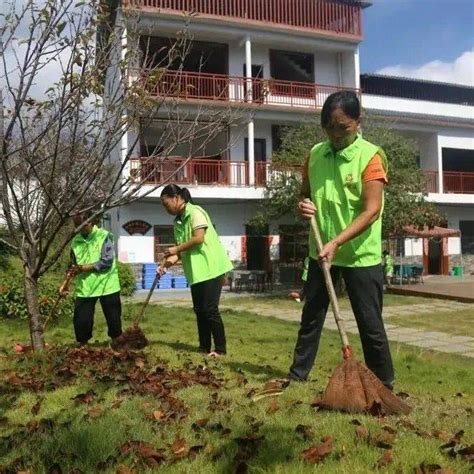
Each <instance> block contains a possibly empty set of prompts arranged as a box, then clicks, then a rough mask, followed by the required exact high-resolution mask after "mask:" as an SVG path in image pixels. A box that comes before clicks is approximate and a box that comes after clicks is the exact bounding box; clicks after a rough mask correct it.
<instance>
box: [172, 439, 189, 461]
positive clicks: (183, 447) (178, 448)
mask: <svg viewBox="0 0 474 474" xmlns="http://www.w3.org/2000/svg"><path fill="white" fill-rule="evenodd" d="M171 452H172V453H173V454H174V455H175V457H177V458H184V457H185V456H186V455H187V454H188V452H189V450H188V446H187V444H186V441H185V440H184V439H183V438H176V439H175V441H174V443H173V444H172V446H171Z"/></svg>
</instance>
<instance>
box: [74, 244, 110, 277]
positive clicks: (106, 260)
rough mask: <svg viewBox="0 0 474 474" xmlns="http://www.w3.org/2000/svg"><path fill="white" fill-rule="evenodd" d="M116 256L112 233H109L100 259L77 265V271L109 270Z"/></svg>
mask: <svg viewBox="0 0 474 474" xmlns="http://www.w3.org/2000/svg"><path fill="white" fill-rule="evenodd" d="M114 258H115V250H114V242H113V240H112V237H111V235H109V236H108V237H107V238H106V239H105V240H104V243H103V244H102V248H101V251H100V260H99V261H98V262H95V263H88V264H85V265H76V266H75V267H73V268H75V269H76V273H83V272H94V271H95V272H101V271H104V270H108V269H109V268H111V267H112V264H113V263H114Z"/></svg>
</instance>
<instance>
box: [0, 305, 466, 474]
mask: <svg viewBox="0 0 474 474" xmlns="http://www.w3.org/2000/svg"><path fill="white" fill-rule="evenodd" d="M134 310H136V308H130V307H128V308H127V309H126V311H125V313H126V314H128V315H130V312H131V311H134ZM223 317H224V320H225V324H226V330H227V337H228V351H229V354H228V355H227V356H226V357H225V358H222V359H221V360H218V361H213V360H208V359H206V358H205V357H203V356H202V355H200V354H197V353H196V352H194V350H195V347H196V342H197V341H196V339H197V334H196V327H195V319H194V315H193V313H192V312H191V310H190V309H189V310H188V309H185V308H171V309H168V308H166V307H164V306H160V305H154V306H152V307H150V308H149V309H148V310H147V317H146V321H145V322H144V324H143V328H144V330H145V332H146V333H147V335H148V337H149V339H150V345H149V346H148V347H147V348H146V349H145V351H144V354H145V356H144V358H143V359H138V360H136V361H135V362H134V363H135V364H136V366H137V367H142V368H143V366H144V368H145V369H147V368H149V369H150V370H154V369H155V368H156V367H157V366H158V367H169V368H175V369H183V368H184V370H186V371H193V370H194V369H193V367H196V366H197V365H206V366H207V367H208V368H209V370H210V371H211V372H212V373H213V374H214V375H215V376H217V377H218V378H220V379H222V387H221V388H220V389H216V388H212V387H207V386H201V385H191V386H189V387H187V388H184V389H179V390H177V391H176V394H175V397H176V398H178V399H179V400H181V401H182V402H183V403H184V405H185V410H183V411H182V412H181V413H182V414H184V415H185V416H183V417H182V418H180V417H177V418H176V419H170V420H168V421H163V419H162V417H161V415H162V414H163V413H165V412H167V410H169V409H170V407H169V406H164V402H163V400H162V399H160V398H159V397H158V396H150V395H144V396H143V395H139V394H137V393H134V391H133V390H132V391H130V390H129V391H128V392H124V389H126V388H127V387H128V386H127V384H124V382H123V381H121V380H120V379H117V377H116V376H114V377H111V378H110V380H108V379H107V377H105V376H103V378H102V381H101V382H97V381H94V380H96V379H97V374H96V373H94V371H93V370H91V369H90V368H88V367H87V365H84V367H83V369H82V371H81V373H80V376H79V377H72V378H71V379H70V380H69V381H68V382H66V383H63V384H61V385H60V386H58V387H54V386H50V385H48V384H46V385H45V386H44V387H42V388H39V389H38V390H37V392H33V391H31V390H26V389H22V390H15V385H12V380H13V381H14V376H15V375H17V376H21V375H24V374H29V375H31V376H37V377H39V375H41V374H43V376H44V377H46V380H47V379H48V371H49V370H51V369H50V361H49V360H48V356H46V355H40V356H24V355H16V354H13V353H12V352H11V346H12V344H13V343H14V342H16V341H26V340H28V336H27V328H26V323H25V322H23V321H22V322H18V321H0V324H1V325H2V331H1V332H0V370H1V371H2V374H1V377H2V380H4V381H3V382H2V385H1V386H0V431H1V437H0V466H5V468H4V469H5V472H10V471H7V470H6V469H7V468H9V469H11V472H16V471H19V470H26V469H30V470H31V472H32V473H43V472H44V473H47V472H60V471H50V469H51V468H52V466H54V465H55V464H56V463H57V464H59V465H60V467H61V469H62V472H64V473H71V472H75V473H78V472H83V473H88V474H89V473H96V472H106V473H116V472H119V473H122V474H124V473H127V472H136V473H138V472H147V467H146V464H144V462H143V456H140V455H139V454H137V452H136V451H137V450H136V449H135V450H133V449H130V445H128V447H127V445H126V443H127V442H129V441H141V442H147V443H150V445H151V447H153V448H154V450H155V453H156V454H160V456H161V455H162V456H163V457H164V458H165V460H164V461H163V462H161V463H160V465H159V467H157V468H156V470H157V471H158V470H161V471H163V472H171V473H193V474H197V473H199V474H200V473H203V474H208V473H233V472H245V470H244V467H245V466H244V465H243V464H242V462H243V460H245V463H246V464H247V466H248V472H251V473H266V472H272V473H273V472H275V473H281V474H283V473H285V474H286V473H310V472H311V473H312V472H324V473H351V474H352V473H364V474H365V473H367V472H370V471H372V470H374V466H375V464H376V462H377V460H378V459H379V458H380V457H381V456H382V455H383V454H384V452H385V451H386V450H384V449H381V448H380V447H376V446H375V445H374V443H369V442H367V441H357V438H356V435H355V428H356V426H355V425H354V424H353V420H354V419H357V420H358V421H359V422H360V423H362V424H363V425H364V426H365V427H366V428H367V429H368V430H369V432H370V434H371V437H372V438H373V439H375V438H376V437H377V435H378V434H379V433H380V432H381V430H382V427H383V426H390V427H392V428H394V429H395V430H396V434H395V441H394V442H393V462H392V463H391V464H389V465H387V466H386V467H385V468H384V470H383V472H392V473H411V472H413V468H414V467H415V466H419V465H420V464H421V463H423V462H424V463H426V464H439V465H440V466H442V467H444V468H451V469H453V470H454V471H455V472H456V473H467V472H469V464H468V463H467V462H466V461H464V460H461V459H460V457H455V458H453V457H450V456H448V455H447V454H446V453H445V452H443V451H442V450H440V449H439V447H440V445H441V444H443V443H444V441H442V440H441V439H438V438H444V439H448V438H449V437H450V436H451V435H453V434H454V433H457V432H459V431H460V430H464V435H463V437H462V440H461V441H462V443H464V444H470V443H472V442H473V441H474V420H473V411H472V407H473V406H474V393H473V387H474V362H473V361H472V360H471V359H467V358H462V357H459V356H450V355H446V354H436V353H430V352H426V351H424V350H423V351H422V350H417V349H412V348H409V347H407V346H403V345H398V344H394V345H392V351H393V357H394V363H395V367H396V374H397V382H396V391H403V392H406V393H408V394H409V395H410V396H409V398H408V402H409V403H410V404H411V405H412V406H413V408H414V410H413V413H412V414H411V415H410V416H409V417H387V418H385V419H377V418H373V417H369V416H362V415H357V416H355V415H350V414H341V413H328V412H318V411H316V410H315V409H314V408H312V407H311V406H310V403H311V401H312V400H313V399H314V398H315V396H316V395H317V394H318V393H319V392H320V391H321V390H323V389H324V387H325V386H326V383H327V380H328V376H329V374H330V373H331V372H332V370H333V369H334V367H335V366H336V365H337V364H338V363H339V362H340V350H339V340H338V336H337V335H336V334H335V333H332V332H328V331H326V332H325V333H324V334H323V339H322V343H321V347H320V353H319V355H318V359H317V364H316V366H315V368H314V369H313V372H312V373H311V379H310V380H309V381H308V382H307V383H304V384H292V385H290V387H289V388H288V389H287V390H286V391H285V392H284V394H283V395H281V396H280V397H276V398H268V399H264V400H260V401H259V402H252V400H251V399H250V398H249V397H248V396H247V395H248V393H249V392H250V391H251V390H252V389H257V390H258V389H261V388H262V387H263V385H264V383H265V382H266V381H267V380H268V379H270V378H272V377H283V376H285V375H286V373H287V369H288V366H289V364H290V361H291V356H292V350H293V345H294V343H295V338H296V333H297V329H298V325H297V324H295V323H289V322H285V321H279V320H275V319H272V318H269V317H265V318H262V317H258V316H256V315H253V314H251V313H246V312H242V311H230V310H226V311H225V312H224V314H223ZM129 322H130V320H129V319H128V320H127V321H126V322H125V326H127V325H128V324H129ZM105 332H106V331H105V327H104V322H103V318H102V316H101V315H100V314H98V315H97V318H96V328H95V335H96V337H97V343H96V344H97V345H98V346H100V344H101V343H105V341H106V340H107V337H106V335H105ZM353 339H354V338H353ZM48 341H49V343H50V344H64V345H72V343H73V336H72V325H71V322H70V321H64V322H62V323H61V324H58V325H56V326H52V327H51V328H50V330H49V332H48ZM353 342H354V345H355V349H356V353H357V356H358V357H360V347H359V345H358V343H356V342H357V341H355V340H354V341H353ZM58 357H63V356H58ZM119 365H120V363H119V362H117V367H115V366H114V365H111V374H112V373H113V372H114V370H115V369H117V370H118V366H119ZM132 366H133V363H132ZM128 370H130V371H133V370H136V368H134V367H132V368H129V369H128ZM7 379H8V380H10V382H8V381H7ZM89 390H93V391H94V394H93V395H92V396H91V397H90V398H91V399H90V400H88V401H89V402H90V403H88V404H86V403H80V402H78V401H76V400H73V398H74V397H76V396H77V395H79V394H84V393H87V392H88V391H89ZM79 398H81V397H79ZM82 398H84V396H82ZM38 402H39V403H38ZM154 414H155V415H154ZM204 419H206V420H207V421H206V422H204V421H201V422H200V423H198V424H197V425H196V424H195V422H196V421H198V420H204ZM193 424H194V427H193ZM199 425H202V427H201V428H200V427H199ZM298 425H304V426H306V427H308V428H305V429H302V430H300V431H304V432H306V433H307V436H306V438H305V437H304V436H302V435H299V434H298V433H297V432H296V431H295V430H296V427H297V426H298ZM324 436H332V437H333V438H334V448H333V452H332V453H331V454H329V455H328V456H327V457H326V458H325V459H324V460H323V461H322V462H321V463H319V464H316V465H312V464H308V463H307V462H306V461H304V460H303V459H302V458H301V453H302V451H303V450H305V449H307V448H309V447H311V446H313V445H315V444H318V443H320V441H321V438H322V437H324ZM177 439H178V440H180V439H182V440H185V443H186V446H187V448H189V447H193V446H200V448H194V451H196V454H195V455H194V456H191V455H186V457H185V458H184V459H180V456H181V455H182V454H180V453H183V452H184V454H186V452H187V448H183V446H184V445H183V444H182V442H181V441H178V442H177V443H176V444H175V445H174V447H173V443H174V442H175V441H176V440H177ZM236 440H237V441H236ZM124 445H125V446H124ZM121 447H122V450H121V449H120V448H121ZM181 448H183V449H181ZM148 449H150V447H148ZM145 451H146V450H145ZM142 454H143V452H142ZM148 454H149V452H148ZM145 457H146V456H145ZM155 459H157V458H155ZM239 463H240V464H239ZM119 466H120V468H119ZM125 466H128V468H130V469H132V471H127V470H126V469H125ZM238 466H239V469H242V470H241V471H236V469H237V467H238ZM74 469H75V470H74ZM0 472H4V471H2V468H1V467H0Z"/></svg>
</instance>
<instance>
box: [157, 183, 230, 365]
mask: <svg viewBox="0 0 474 474" xmlns="http://www.w3.org/2000/svg"><path fill="white" fill-rule="evenodd" d="M161 202H162V203H163V206H164V207H165V209H166V210H167V212H168V213H169V214H171V215H173V216H176V217H175V219H174V238H175V242H176V245H175V246H172V247H170V248H168V249H167V251H166V252H165V261H164V264H163V265H161V266H160V267H158V272H159V273H160V274H163V273H164V272H166V270H167V269H168V268H169V267H171V266H172V265H175V264H176V263H177V262H178V261H179V260H181V262H182V264H183V269H184V274H185V275H186V278H187V280H188V282H189V285H190V286H191V295H192V300H193V306H194V312H195V313H196V318H197V328H198V336H199V351H200V352H203V353H206V354H208V355H210V356H212V357H219V356H221V355H224V354H225V353H226V338H225V330H224V323H223V321H222V318H221V315H220V312H219V301H220V297H221V290H222V283H223V277H224V275H225V274H226V273H227V272H229V271H230V270H232V268H233V267H232V263H231V261H230V259H229V257H228V255H227V252H226V250H225V248H224V246H223V245H222V244H221V242H220V241H219V236H218V235H217V232H216V230H215V229H214V226H213V225H212V222H211V219H210V218H209V215H208V214H207V212H206V211H205V210H204V209H203V208H202V207H200V206H197V205H195V204H194V203H193V201H192V198H191V194H190V193H189V191H188V190H187V189H186V188H181V187H179V186H177V185H176V184H169V185H167V186H166V187H165V188H164V189H163V191H162V193H161ZM212 338H213V339H214V350H212V347H211V343H212Z"/></svg>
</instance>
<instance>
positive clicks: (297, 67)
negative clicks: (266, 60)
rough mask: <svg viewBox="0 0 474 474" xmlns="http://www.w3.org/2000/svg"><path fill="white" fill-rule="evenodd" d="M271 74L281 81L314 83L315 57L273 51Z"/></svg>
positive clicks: (271, 53) (271, 51)
mask: <svg viewBox="0 0 474 474" xmlns="http://www.w3.org/2000/svg"><path fill="white" fill-rule="evenodd" d="M270 74H271V76H272V78H273V79H277V80H281V81H296V82H314V56H313V55H312V54H307V53H297V52H294V51H276V50H273V49H271V50H270Z"/></svg>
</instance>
